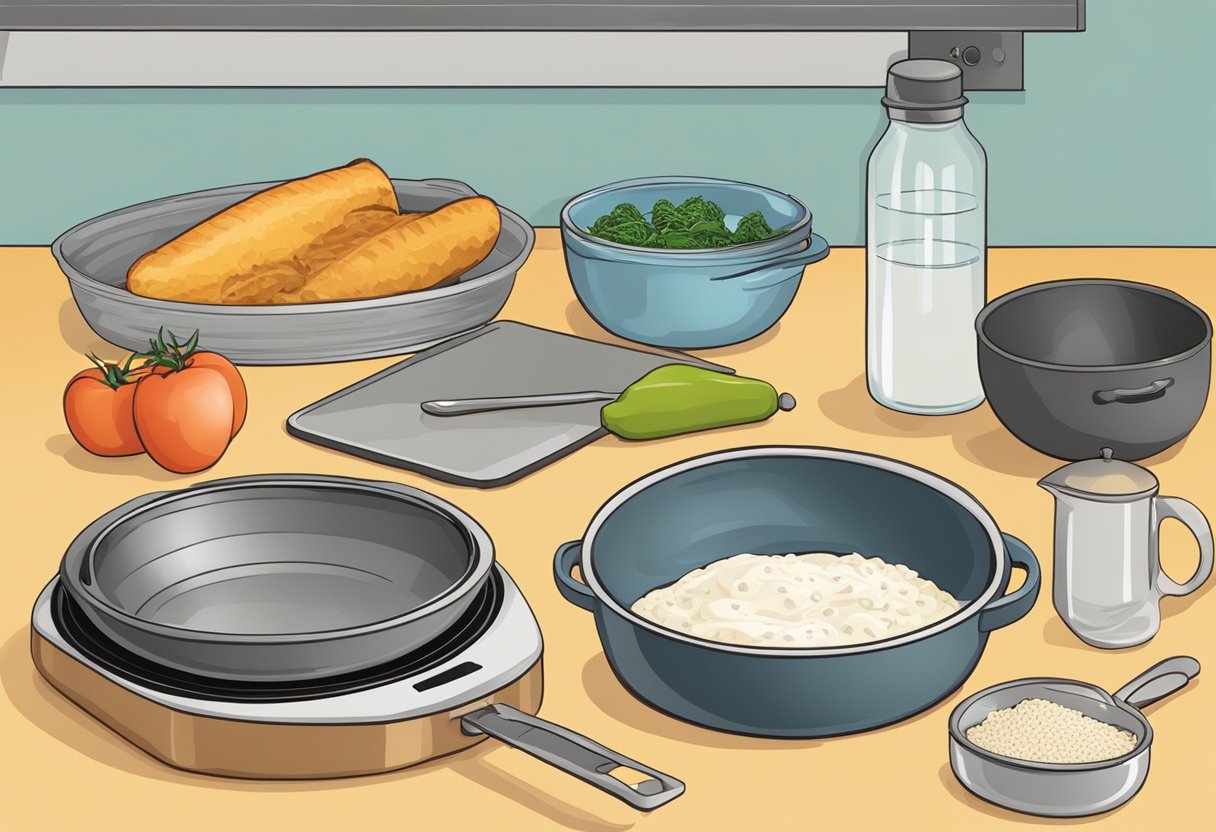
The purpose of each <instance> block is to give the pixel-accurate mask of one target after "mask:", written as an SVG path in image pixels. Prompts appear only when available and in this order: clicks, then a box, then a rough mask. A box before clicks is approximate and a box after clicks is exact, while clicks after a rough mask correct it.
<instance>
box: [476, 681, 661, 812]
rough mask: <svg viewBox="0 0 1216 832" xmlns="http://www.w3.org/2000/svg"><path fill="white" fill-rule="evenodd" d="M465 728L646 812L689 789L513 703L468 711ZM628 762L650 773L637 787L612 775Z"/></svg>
mask: <svg viewBox="0 0 1216 832" xmlns="http://www.w3.org/2000/svg"><path fill="white" fill-rule="evenodd" d="M460 727H461V729H463V730H464V732H465V733H466V734H473V735H476V734H488V735H489V736H491V737H494V738H495V739H497V740H500V741H502V742H504V743H506V744H507V745H509V746H511V747H512V748H517V749H519V750H520V751H523V752H524V753H526V754H531V755H532V756H533V757H535V758H536V759H538V760H542V761H544V762H546V763H548V764H549V765H551V766H555V767H556V768H560V769H561V770H562V771H564V772H566V773H567V774H572V775H574V776H575V777H577V778H578V779H579V780H582V781H583V782H584V783H590V784H591V785H592V786H595V787H596V788H597V789H600V790H601V791H605V792H607V793H608V794H610V795H612V796H613V797H615V798H618V799H619V800H623V801H625V802H626V803H628V804H629V805H630V806H632V807H633V808H635V809H641V810H642V811H643V812H649V811H650V810H651V809H657V808H658V807H660V806H662V805H663V804H664V803H669V802H670V801H672V800H675V799H676V798H677V797H679V796H680V795H682V794H683V793H684V784H683V783H682V782H680V781H679V780H677V779H675V778H674V777H671V776H670V775H667V774H664V773H663V772H661V771H656V770H655V769H653V768H650V767H649V766H645V765H642V764H641V763H639V762H638V761H637V760H631V759H629V758H628V757H626V756H624V755H623V754H618V753H617V752H615V751H613V750H612V749H611V748H606V747H604V746H602V745H600V744H599V743H598V742H595V741H594V740H591V739H588V738H587V737H584V736H583V735H582V734H576V733H575V732H573V731H571V730H570V729H568V728H563V727H561V726H560V725H554V724H553V723H552V722H549V721H547V720H544V719H541V718H540V717H536V716H531V715H529V714H526V713H524V712H523V711H520V710H518V709H516V708H512V707H511V706H510V705H503V704H501V703H499V704H495V705H487V706H486V707H484V708H479V709H477V710H476V711H473V712H472V713H469V714H465V715H464V716H462V717H461V718H460ZM622 767H623V768H627V769H632V770H633V771H635V772H639V773H641V774H646V775H649V776H648V777H647V779H645V780H642V781H641V782H640V783H638V784H637V785H634V786H631V785H629V784H628V783H626V782H625V781H624V780H618V779H617V778H616V777H613V776H612V773H611V772H613V771H614V770H615V769H618V768H622Z"/></svg>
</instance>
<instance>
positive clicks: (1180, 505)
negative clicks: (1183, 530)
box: [1153, 497, 1213, 595]
mask: <svg viewBox="0 0 1216 832" xmlns="http://www.w3.org/2000/svg"><path fill="white" fill-rule="evenodd" d="M1153 502H1154V504H1155V505H1156V508H1157V527H1158V528H1160V527H1161V521H1162V520H1166V519H1168V518H1171V517H1172V518H1173V519H1175V520H1180V521H1181V522H1182V524H1183V525H1185V526H1186V527H1187V528H1188V529H1190V530H1191V534H1193V535H1195V540H1197V541H1199V566H1198V567H1197V568H1196V569H1195V574H1194V575H1192V576H1191V578H1190V580H1188V581H1187V582H1186V583H1184V584H1180V583H1178V582H1177V581H1175V580H1174V579H1173V578H1171V577H1170V576H1169V575H1167V574H1165V572H1163V571H1162V570H1161V568H1160V564H1161V551H1160V549H1158V551H1157V564H1158V568H1157V589H1159V590H1160V591H1161V594H1162V595H1189V594H1191V593H1192V592H1194V591H1195V590H1197V589H1199V587H1201V586H1203V583H1204V581H1206V580H1207V579H1208V578H1209V577H1210V576H1211V574H1212V548H1213V547H1212V525H1211V524H1210V523H1209V522H1208V518H1206V517H1204V516H1203V512H1202V511H1200V510H1199V508H1198V506H1196V505H1195V504H1194V503H1189V502H1187V501H1186V500H1184V499H1182V498H1181V497H1155V498H1154V499H1153ZM1157 545H1158V547H1159V546H1160V545H1161V544H1160V542H1158V544H1157Z"/></svg>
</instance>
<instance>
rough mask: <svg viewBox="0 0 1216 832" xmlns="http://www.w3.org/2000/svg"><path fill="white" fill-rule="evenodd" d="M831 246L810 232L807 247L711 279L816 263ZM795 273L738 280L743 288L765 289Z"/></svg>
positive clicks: (744, 275) (736, 276)
mask: <svg viewBox="0 0 1216 832" xmlns="http://www.w3.org/2000/svg"><path fill="white" fill-rule="evenodd" d="M829 251H831V247H830V246H828V241H827V240H825V239H823V238H822V237H820V236H819V235H818V234H812V235H811V236H810V239H809V241H808V243H807V247H806V248H804V249H800V250H798V251H796V252H794V253H793V254H786V255H784V256H782V257H776V258H774V259H772V260H764V261H762V262H760V263H755V264H753V265H751V266H748V267H747V268H746V269H743V270H741V271H737V272H731V273H730V274H720V275H717V276H715V277H711V278H710V280H711V281H717V280H734V279H736V278H740V277H747V276H748V275H750V274H755V273H756V272H758V271H762V270H768V269H778V268H782V267H784V266H809V265H811V264H812V263H818V262H819V261H820V260H822V259H823V258H825V257H827V256H828V252H829ZM795 276H796V275H788V274H787V275H772V274H765V275H760V276H757V277H753V278H751V279H750V280H743V281H740V282H741V283H742V284H743V288H745V289H767V288H768V287H769V286H775V285H776V284H778V283H784V282H785V281H787V280H789V279H791V278H793V277H795Z"/></svg>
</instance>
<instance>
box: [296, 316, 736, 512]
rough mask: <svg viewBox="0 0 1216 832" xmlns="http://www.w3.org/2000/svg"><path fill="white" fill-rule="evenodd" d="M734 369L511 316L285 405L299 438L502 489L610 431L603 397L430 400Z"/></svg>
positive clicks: (613, 386)
mask: <svg viewBox="0 0 1216 832" xmlns="http://www.w3.org/2000/svg"><path fill="white" fill-rule="evenodd" d="M676 363H679V364H692V365H695V366H699V367H707V368H709V369H713V370H720V371H724V372H733V370H730V369H729V368H727V367H721V366H719V365H716V364H710V363H707V362H704V361H700V360H698V359H695V358H692V357H691V356H687V355H682V354H680V353H652V352H644V351H642V350H638V349H628V348H624V347H616V346H612V345H609V344H601V343H599V342H598V341H589V340H587V339H586V338H578V337H575V336H573V335H564V334H562V333H558V332H551V331H549V330H547V329H539V328H537V327H533V326H527V325H525V324H520V323H515V322H513V321H499V322H496V323H492V324H490V325H489V326H486V327H484V328H482V329H479V330H477V331H475V332H472V333H469V334H466V335H461V336H458V337H456V338H453V339H451V340H449V341H445V342H444V343H442V344H440V345H438V346H436V347H432V348H431V349H429V350H426V351H424V352H420V353H418V354H417V355H415V356H413V357H412V358H407V359H406V360H405V361H402V362H401V363H399V364H394V365H393V366H392V367H389V368H388V369H386V370H382V371H380V372H379V373H376V374H375V375H373V376H370V377H368V378H365V379H364V380H363V381H360V382H357V383H355V384H352V385H351V386H350V387H347V388H345V389H344V390H339V391H338V392H336V393H334V394H333V395H330V396H326V397H325V398H324V399H321V400H320V401H319V402H316V403H314V404H310V405H309V406H308V407H305V408H303V409H302V410H299V411H297V412H295V413H293V414H292V415H291V416H290V417H289V418H288V419H287V431H288V433H290V434H291V435H293V436H296V437H299V438H300V439H304V440H307V441H309V442H314V443H316V444H318V445H324V446H325V447H328V448H334V449H335V450H339V451H344V452H346V453H349V454H354V455H355V456H359V457H363V458H364V459H369V460H372V461H373V462H379V463H384V464H387V465H394V466H397V467H399V468H405V469H408V470H411V471H417V472H419V473H422V474H426V475H427V476H429V477H434V478H435V479H439V480H443V481H445V482H453V483H457V484H460V485H474V486H479V487H483V488H485V487H489V486H495V485H504V484H506V483H509V482H513V481H514V480H517V479H519V478H520V477H523V476H525V475H526V474H529V473H531V472H533V471H535V470H537V469H538V468H541V467H543V466H545V465H548V464H549V463H550V462H553V461H554V460H556V459H558V458H560V457H562V456H565V455H566V454H568V453H570V452H571V451H574V450H576V449H577V448H580V447H582V446H583V445H586V444H587V443H589V442H593V441H595V440H596V439H598V438H599V437H601V436H604V435H605V433H606V431H605V430H604V429H603V427H602V426H601V425H600V409H601V408H602V407H603V406H604V404H605V403H604V402H592V403H589V404H575V405H562V406H559V407H532V408H525V409H520V410H506V411H498V412H489V413H471V414H467V415H463V416H432V415H430V414H428V413H424V412H423V411H422V409H421V407H420V405H421V403H422V402H424V401H429V400H432V399H464V398H480V397H483V396H522V395H531V394H540V393H573V392H577V391H581V390H603V391H605V392H619V391H622V390H624V389H625V388H626V387H628V386H629V385H630V384H632V383H633V382H635V381H637V380H638V379H639V378H641V377H642V376H644V375H646V374H647V373H648V372H650V371H651V370H653V369H655V368H656V367H660V366H662V365H664V364H676Z"/></svg>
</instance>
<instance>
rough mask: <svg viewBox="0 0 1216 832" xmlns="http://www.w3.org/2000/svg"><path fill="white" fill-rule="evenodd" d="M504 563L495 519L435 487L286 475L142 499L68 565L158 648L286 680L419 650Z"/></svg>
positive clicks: (80, 540)
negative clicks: (492, 526) (498, 559)
mask: <svg viewBox="0 0 1216 832" xmlns="http://www.w3.org/2000/svg"><path fill="white" fill-rule="evenodd" d="M493 563H494V549H493V544H492V543H491V541H490V537H489V535H488V534H486V532H485V530H484V529H483V528H482V527H481V526H480V525H478V524H477V522H476V521H474V520H473V518H471V517H469V516H468V515H467V514H465V513H464V512H462V511H461V510H460V509H458V508H456V507H455V506H453V505H451V504H450V503H447V502H445V501H443V500H440V499H439V498H437V497H434V496H432V495H430V494H427V493H425V492H423V491H419V490H417V489H413V488H408V487H406V486H402V485H397V484H396V483H390V482H375V481H369V480H356V479H347V478H342V477H330V476H291V475H279V476H252V477H239V478H235V479H226V480H215V481H212V482H208V483H203V484H200V485H196V486H193V487H190V488H185V489H182V490H179V491H169V492H160V493H156V494H148V495H145V496H143V497H137V498H136V499H134V500H131V501H129V502H127V503H124V504H123V505H121V506H119V507H118V508H116V509H114V510H113V511H110V512H108V513H107V514H105V515H103V516H102V517H101V518H99V519H98V520H96V521H95V522H93V523H92V524H90V525H89V526H88V527H87V528H85V530H84V531H83V532H81V533H80V535H79V536H77V538H76V539H75V540H74V541H73V542H72V544H71V545H70V546H69V547H68V550H67V552H66V554H65V555H64V557H63V561H62V564H61V566H60V576H61V578H62V580H63V584H64V586H65V587H66V588H67V590H68V592H69V593H71V595H72V597H73V598H74V599H75V600H76V602H77V603H78V604H80V606H81V608H82V609H83V610H84V612H85V614H86V615H87V616H88V617H89V619H91V620H92V621H93V623H94V624H96V625H97V626H98V627H99V628H100V629H101V630H102V632H103V633H105V634H106V635H107V636H108V637H110V638H111V639H113V640H114V641H116V642H117V643H119V644H120V645H122V646H124V647H126V648H127V649H129V650H131V651H133V652H135V653H137V654H139V655H141V656H143V657H144V658H147V659H149V660H151V661H154V662H157V663H160V664H164V665H169V666H172V667H174V668H177V669H178V670H183V671H186V672H188V673H196V674H200V675H203V676H209V677H212V678H216V677H218V678H225V679H237V680H250V681H285V680H298V679H312V678H320V677H325V676H333V675H338V674H342V673H349V672H353V671H357V670H361V669H364V668H368V667H372V666H374V665H378V664H382V663H384V662H386V661H391V660H392V659H394V658H397V657H399V656H403V655H405V654H407V653H409V652H410V651H411V650H413V649H415V648H417V647H419V646H421V645H422V644H424V643H425V642H427V641H429V640H430V639H431V638H433V637H434V636H435V635H437V634H440V633H442V632H443V631H444V630H445V629H446V628H447V627H448V626H449V625H451V624H452V623H453V622H454V621H456V619H458V618H459V617H460V615H461V613H463V612H464V611H465V610H466V608H468V606H469V605H470V604H471V603H472V601H473V600H474V599H475V598H476V597H477V593H478V590H480V589H481V587H482V585H483V584H484V583H485V581H486V579H487V577H488V576H489V573H490V569H491V567H492V565H493Z"/></svg>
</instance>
